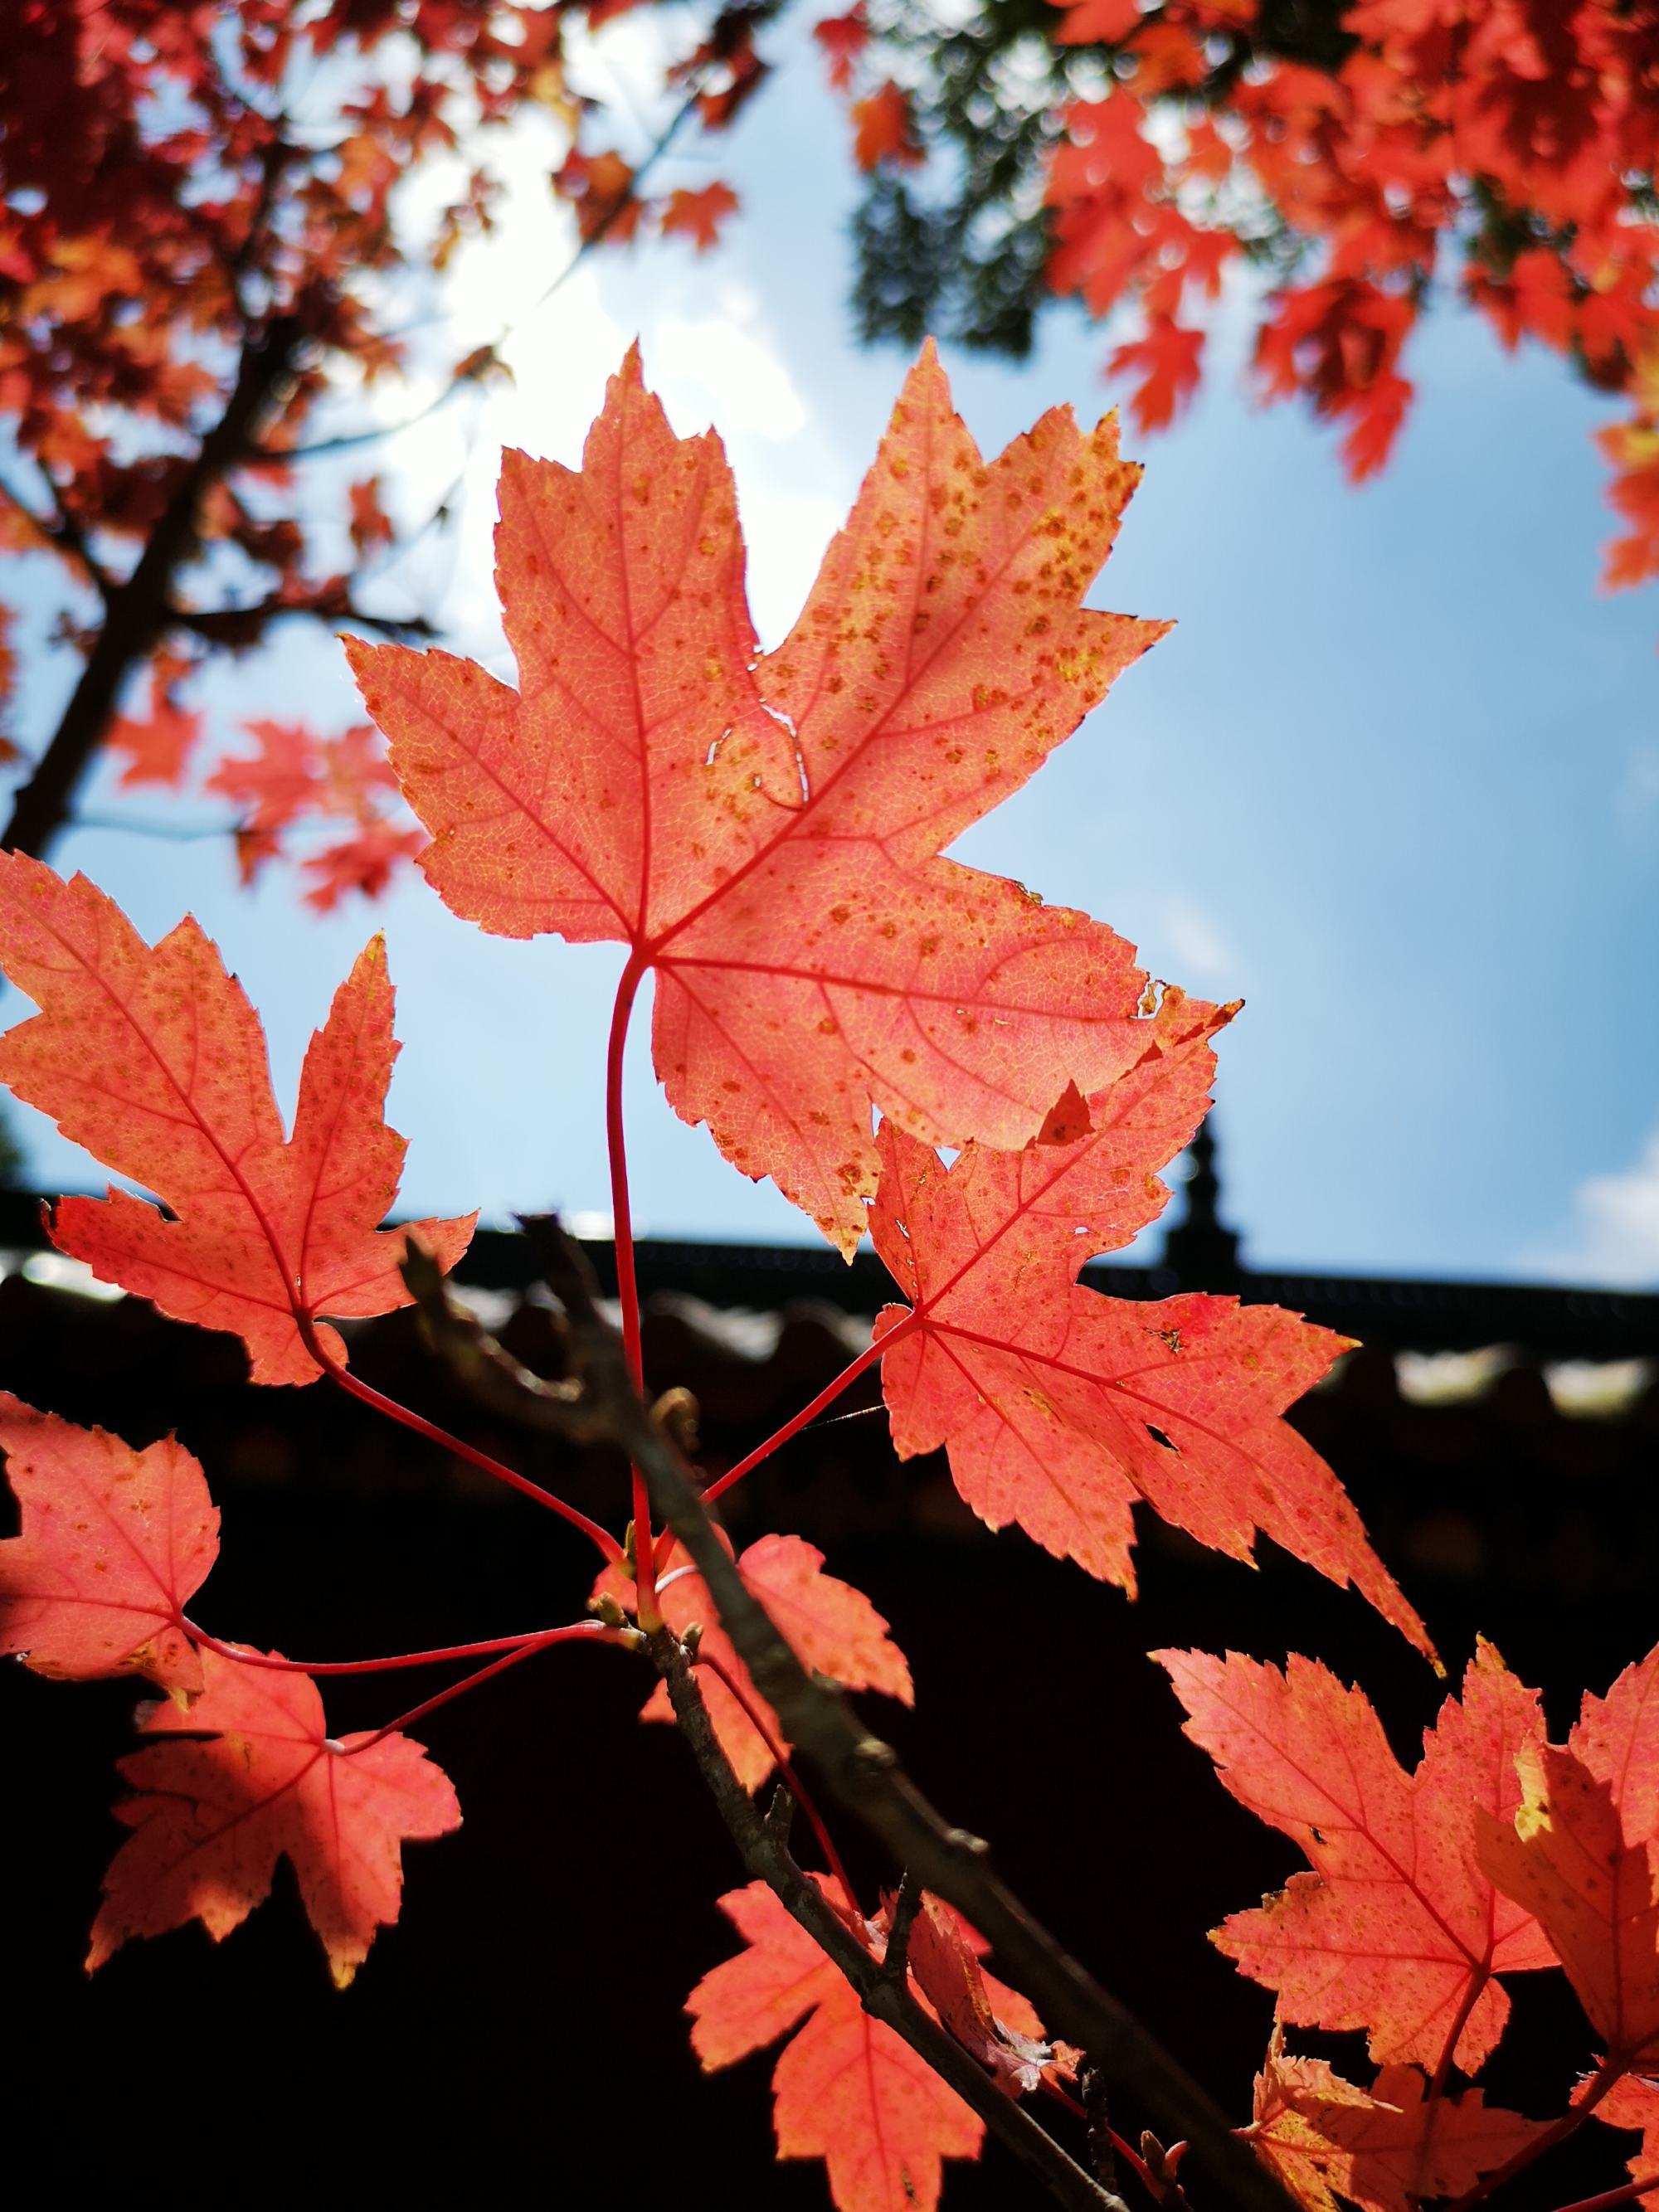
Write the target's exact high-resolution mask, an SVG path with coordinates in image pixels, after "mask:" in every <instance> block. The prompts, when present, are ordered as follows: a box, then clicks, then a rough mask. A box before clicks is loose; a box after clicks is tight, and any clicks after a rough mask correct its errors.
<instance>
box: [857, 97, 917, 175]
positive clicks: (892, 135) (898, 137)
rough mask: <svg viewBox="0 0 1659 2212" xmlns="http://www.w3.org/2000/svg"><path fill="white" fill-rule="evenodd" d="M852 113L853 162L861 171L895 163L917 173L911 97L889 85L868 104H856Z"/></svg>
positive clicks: (866, 101)
mask: <svg viewBox="0 0 1659 2212" xmlns="http://www.w3.org/2000/svg"><path fill="white" fill-rule="evenodd" d="M851 112H852V117H853V158H854V161H856V162H857V163H858V165H859V167H860V168H861V169H876V168H879V167H880V166H881V164H882V163H883V162H884V161H896V162H897V163H898V165H899V167H901V168H905V169H914V168H915V167H916V166H917V165H918V163H919V162H920V161H921V159H922V151H921V147H920V146H918V145H917V143H916V136H915V111H914V110H913V109H912V107H911V105H910V95H909V94H908V92H905V91H903V90H902V89H901V88H900V87H899V86H897V85H896V84H894V83H891V82H888V83H886V84H884V85H882V86H880V87H879V88H878V90H876V91H874V92H872V94H870V96H869V98H868V99H867V100H854V102H853V106H852V110H851Z"/></svg>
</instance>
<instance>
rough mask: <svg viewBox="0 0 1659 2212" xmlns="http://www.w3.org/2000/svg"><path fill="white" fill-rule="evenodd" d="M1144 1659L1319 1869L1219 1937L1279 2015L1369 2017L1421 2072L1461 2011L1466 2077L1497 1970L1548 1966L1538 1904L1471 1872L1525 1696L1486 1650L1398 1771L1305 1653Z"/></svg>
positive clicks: (1510, 1776)
mask: <svg viewBox="0 0 1659 2212" xmlns="http://www.w3.org/2000/svg"><path fill="white" fill-rule="evenodd" d="M1153 1656H1154V1657H1156V1658H1157V1659H1158V1661H1159V1662H1160V1663H1161V1664H1162V1665H1164V1667H1166V1668H1168V1669H1169V1673H1170V1679H1171V1680H1172V1681H1173V1682H1174V1684H1175V1687H1176V1695H1177V1696H1178V1697H1179V1698H1180V1699H1181V1702H1182V1705H1184V1706H1185V1707H1186V1708H1187V1712H1188V1721H1187V1723H1186V1732H1187V1734H1188V1735H1189V1736H1190V1737H1191V1738H1192V1739H1193V1741H1194V1742H1195V1743H1198V1744H1200V1745H1201V1746H1202V1747H1203V1748H1204V1749H1205V1750H1206V1751H1207V1752H1208V1753H1209V1754H1210V1756H1211V1757H1212V1759H1214V1760H1215V1762H1216V1765H1217V1767H1218V1771H1219V1773H1220V1777H1221V1779H1222V1781H1223V1783H1225V1785H1226V1787H1227V1788H1228V1789H1229V1790H1231V1792H1232V1794H1233V1796H1235V1797H1237V1799H1238V1801H1239V1802H1240V1803H1241V1804H1243V1805H1245V1806H1248V1807H1249V1809H1250V1811H1251V1812H1253V1813H1255V1814H1256V1815H1257V1816H1258V1817H1259V1818H1260V1819H1261V1820H1267V1821H1268V1822H1269V1823H1270V1824H1271V1825H1272V1826H1274V1827H1276V1828H1279V1829H1282V1830H1283V1831H1284V1832H1285V1834H1286V1835H1287V1836H1290V1837H1292V1838H1294V1839H1295V1841H1296V1842H1297V1844H1299V1845H1300V1846H1301V1848H1302V1849H1303V1850H1304V1851H1305V1852H1306V1853H1307V1855H1308V1858H1309V1860H1310V1863H1311V1864H1312V1867H1313V1869H1314V1871H1313V1872H1312V1873H1311V1874H1298V1875H1292V1876H1291V1881H1290V1883H1289V1885H1288V1887H1286V1888H1285V1889H1284V1890H1282V1891H1280V1892H1279V1894H1278V1895H1277V1896H1276V1897H1270V1898H1269V1899H1267V1901H1266V1903H1265V1904H1264V1905H1262V1906H1261V1907H1260V1908H1259V1909H1258V1910H1256V1911H1249V1912H1235V1913H1233V1914H1231V1916H1230V1917H1228V1918H1227V1919H1226V1920H1225V1921H1224V1922H1223V1923H1222V1924H1221V1926H1220V1927H1219V1928H1218V1929H1216V1931H1215V1935H1214V1938H1213V1940H1214V1941H1215V1942H1216V1943H1217V1944H1218V1946H1219V1947H1220V1948H1221V1949H1222V1950H1223V1951H1225V1953H1226V1954H1227V1955H1228V1957H1229V1958H1231V1959H1232V1960H1235V1961H1236V1962H1237V1965H1238V1966H1240V1967H1241V1968H1242V1970H1243V1972H1245V1973H1247V1974H1249V1975H1250V1976H1251V1977H1252V1978H1254V1979H1255V1980H1256V1981H1259V1982H1265V1983H1266V1984H1267V1986H1268V1987H1269V1988H1270V1989H1273V1990H1277V1991H1278V1992H1279V2008H1278V2009H1279V2019H1280V2020H1281V2021H1289V2022H1290V2023H1291V2024H1292V2025H1293V2026H1298V2027H1328V2028H1365V2029H1367V2030H1368V2031H1369V2032H1370V2050H1371V2056H1372V2057H1374V2058H1376V2060H1378V2061H1379V2062H1381V2063H1388V2064H1397V2063H1405V2062H1407V2061H1410V2062H1415V2063H1419V2064H1421V2065H1424V2066H1425V2067H1427V2068H1428V2069H1431V2070H1433V2069H1435V2068H1436V2067H1437V2065H1438V2064H1439V2063H1440V2059H1441V2057H1442V2056H1443V2052H1444V2050H1445V2046H1446V2043H1447V2040H1448V2039H1449V2035H1450V2033H1451V2031H1452V2029H1453V2027H1455V2025H1456V2024H1457V2022H1458V2021H1460V2019H1461V2020H1462V2028H1461V2031H1460V2033H1459V2034H1458V2037H1457V2044H1456V2057H1457V2062H1458V2063H1459V2064H1460V2065H1461V2066H1462V2067H1463V2068H1464V2069H1465V2070H1466V2071H1473V2070H1474V2068H1475V2067H1477V2066H1479V2065H1480V2063H1481V2061H1482V2060H1483V2059H1484V2058H1485V2057H1486V2055H1487V2054H1488V2052H1490V2051H1492V2048H1493V2046H1494V2045H1495V2044H1496V2043H1497V2041H1498V2037H1499V2035H1500V2034H1501V2033H1502V2032H1503V2027H1504V2021H1505V2020H1506V2019H1507V2017H1508V2015H1509V2008H1510V2006H1509V1998H1508V1996H1506V1995H1505V1993H1504V1990H1503V1989H1502V1988H1501V1987H1500V1986H1499V1985H1498V1983H1497V1982H1496V1981H1495V1980H1494V1978H1493V1977H1494V1976H1496V1975H1498V1974H1505V1973H1518V1972H1522V1971H1523V1970H1526V1969H1528V1968H1534V1967H1540V1966H1553V1965H1554V1964H1555V1956H1554V1954H1553V1951H1552V1950H1551V1948H1550V1945H1549V1942H1548V1939H1547V1936H1546V1934H1545V1933H1544V1931H1543V1930H1541V1929H1540V1928H1539V1926H1538V1923H1537V1921H1536V1920H1535V1919H1534V1917H1533V1911H1532V1910H1531V1909H1529V1908H1528V1905H1525V1904H1524V1903H1523V1904H1516V1903H1515V1902H1514V1901H1513V1899H1512V1898H1511V1897H1510V1896H1505V1895H1504V1894H1502V1893H1500V1892H1499V1891H1498V1888H1497V1887H1495V1886H1494V1884H1493V1881H1492V1876H1491V1875H1489V1874H1487V1873H1486V1872H1485V1871H1483V1867H1482V1861H1481V1857H1480V1836H1479V1825H1480V1815H1481V1814H1482V1813H1483V1811H1484V1812H1486V1813H1487V1814H1491V1815H1498V1816H1503V1817H1512V1816H1513V1814H1514V1813H1515V1810H1516V1807H1517V1806H1518V1805H1519V1804H1520V1802H1521V1784H1520V1782H1519V1780H1518V1779H1517V1778H1516V1757H1517V1755H1518V1754H1521V1753H1523V1752H1525V1751H1526V1750H1527V1749H1528V1747H1536V1746H1537V1745H1539V1744H1540V1743H1541V1741H1542V1737H1543V1722H1542V1717H1541V1714H1540V1711H1539V1707H1538V1699H1537V1694H1536V1692H1534V1691H1531V1690H1528V1689H1524V1688H1523V1687H1522V1685H1521V1684H1520V1683H1519V1682H1517V1681H1516V1679H1515V1677H1514V1676H1513V1675H1512V1674H1510V1672H1509V1670H1508V1669H1507V1668H1505V1667H1504V1663H1503V1662H1502V1661H1501V1660H1500V1659H1499V1658H1498V1655H1497V1653H1496V1652H1495V1651H1493V1650H1492V1649H1491V1647H1490V1646H1489V1645H1486V1644H1482V1645H1481V1646H1480V1650H1478V1651H1477V1653H1476V1656H1475V1657H1474V1660H1473V1661H1472V1662H1470V1665H1469V1668H1468V1673H1467V1674H1466V1675H1465V1677H1464V1681H1463V1693H1462V1701H1461V1702H1460V1701H1459V1700H1458V1699H1454V1698H1449V1699H1447V1700H1446V1702H1445V1704H1444V1705H1443V1706H1442V1707H1441V1709H1440V1713H1439V1717H1438V1718H1437V1720H1436V1722H1435V1724H1434V1726H1433V1727H1432V1728H1431V1729H1428V1730H1427V1731H1426V1732H1425V1735H1424V1739H1423V1759H1422V1762H1421V1764H1420V1765H1419V1766H1418V1768H1417V1770H1416V1771H1415V1772H1414V1773H1412V1774H1407V1772H1406V1771H1404V1769H1403V1768H1402V1767H1401V1765H1400V1763H1399V1761H1398V1760H1397V1759H1395V1755H1394V1753H1393V1752H1392V1751H1391V1750H1390V1749H1389V1741H1388V1738H1387V1736H1386V1735H1384V1734H1383V1726H1382V1723H1381V1722H1380V1721H1379V1720H1378V1719H1377V1717H1376V1713H1375V1711H1373V1710H1372V1707H1371V1705H1370V1700H1369V1699H1367V1698H1366V1697H1365V1695H1364V1692H1362V1691H1360V1690H1357V1689H1353V1690H1351V1689H1348V1688H1346V1687H1345V1686H1344V1685H1343V1684H1342V1683H1341V1682H1340V1681H1339V1680H1337V1678H1336V1676H1335V1675H1334V1674H1332V1673H1331V1672H1330V1671H1329V1669H1328V1668H1325V1667H1322V1666H1321V1665H1319V1664H1318V1662H1316V1661H1314V1660H1310V1659H1304V1658H1300V1657H1295V1656H1293V1657H1292V1658H1291V1661H1290V1662H1289V1666H1288V1668H1287V1669H1286V1670H1285V1672H1284V1673H1282V1674H1281V1673H1280V1671H1279V1668H1276V1667H1269V1666H1264V1665H1262V1664H1261V1662H1258V1661H1256V1660H1254V1659H1246V1658H1242V1657H1240V1656H1238V1655H1237V1653H1229V1654H1228V1656H1226V1657H1225V1658H1224V1659H1215V1658H1211V1657H1208V1656H1206V1655H1205V1654H1203V1653H1201V1652H1181V1651H1160V1652H1157V1653H1155V1654H1154V1655H1153ZM1465 2008H1467V2011H1466V2010H1465Z"/></svg>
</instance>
